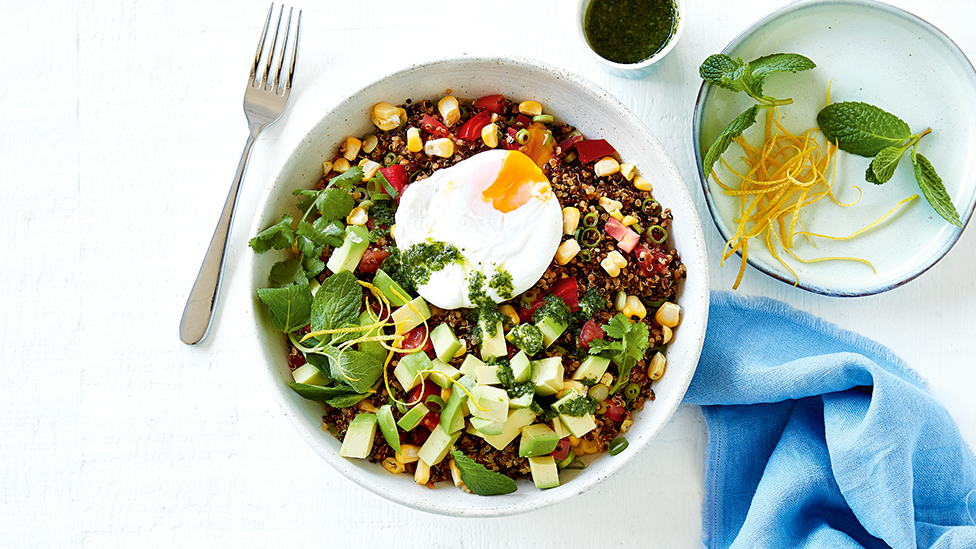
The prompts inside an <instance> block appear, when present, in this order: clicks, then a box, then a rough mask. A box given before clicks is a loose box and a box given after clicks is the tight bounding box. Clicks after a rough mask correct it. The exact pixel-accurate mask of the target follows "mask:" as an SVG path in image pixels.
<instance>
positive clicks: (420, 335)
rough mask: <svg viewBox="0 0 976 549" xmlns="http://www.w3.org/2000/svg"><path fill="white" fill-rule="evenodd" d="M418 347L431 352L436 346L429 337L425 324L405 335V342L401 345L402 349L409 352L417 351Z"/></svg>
mask: <svg viewBox="0 0 976 549" xmlns="http://www.w3.org/2000/svg"><path fill="white" fill-rule="evenodd" d="M421 345H422V347H421ZM417 347H420V348H421V350H423V351H429V350H431V349H433V348H434V344H433V343H432V342H431V341H430V337H428V335H427V327H426V326H424V325H423V324H421V325H420V326H417V327H416V328H414V329H413V330H410V331H409V332H407V333H406V334H404V335H403V341H402V342H401V343H400V348H401V349H407V350H409V349H416V348H417Z"/></svg>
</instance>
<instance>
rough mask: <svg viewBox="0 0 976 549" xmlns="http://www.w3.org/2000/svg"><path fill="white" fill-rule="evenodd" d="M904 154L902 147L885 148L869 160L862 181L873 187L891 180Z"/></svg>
mask: <svg viewBox="0 0 976 549" xmlns="http://www.w3.org/2000/svg"><path fill="white" fill-rule="evenodd" d="M904 154H905V149H904V148H903V147H885V148H883V149H881V150H880V151H879V152H878V154H877V155H876V156H875V157H874V159H872V160H871V164H869V165H868V171H867V174H866V175H865V177H864V179H865V180H867V181H868V182H870V183H874V184H875V185H880V184H882V183H886V182H888V181H889V180H891V178H892V176H894V175H895V169H896V168H898V162H899V161H900V160H901V157H902V155H904Z"/></svg>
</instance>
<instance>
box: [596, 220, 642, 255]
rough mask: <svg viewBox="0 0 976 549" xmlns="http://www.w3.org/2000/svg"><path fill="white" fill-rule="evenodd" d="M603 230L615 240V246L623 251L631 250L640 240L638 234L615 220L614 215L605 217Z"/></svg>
mask: <svg viewBox="0 0 976 549" xmlns="http://www.w3.org/2000/svg"><path fill="white" fill-rule="evenodd" d="M604 230H606V231H607V234H608V235H610V236H612V237H613V238H614V240H616V241H617V247H618V248H620V249H621V250H623V251H625V252H632V251H633V250H634V247H635V246H637V243H638V242H639V241H640V235H639V234H637V233H636V232H634V231H632V230H631V229H629V228H627V227H625V226H624V224H623V223H621V222H620V221H618V220H617V218H615V217H611V218H610V219H607V224H606V225H605V226H604Z"/></svg>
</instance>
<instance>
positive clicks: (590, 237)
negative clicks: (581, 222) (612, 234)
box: [580, 227, 603, 248]
mask: <svg viewBox="0 0 976 549" xmlns="http://www.w3.org/2000/svg"><path fill="white" fill-rule="evenodd" d="M602 240H603V235H602V234H600V231H599V229H595V228H593V227H587V228H585V229H583V231H582V232H580V243H581V244H583V245H584V246H586V247H587V248H593V247H595V246H597V245H599V244H600V242H601V241H602Z"/></svg>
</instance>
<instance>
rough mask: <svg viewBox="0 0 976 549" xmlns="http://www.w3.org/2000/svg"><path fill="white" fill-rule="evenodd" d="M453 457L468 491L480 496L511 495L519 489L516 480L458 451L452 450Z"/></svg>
mask: <svg viewBox="0 0 976 549" xmlns="http://www.w3.org/2000/svg"><path fill="white" fill-rule="evenodd" d="M451 457H453V458H454V464H455V465H457V468H458V472H459V473H461V481H462V482H464V485H465V486H467V487H468V490H471V491H472V492H474V493H475V494H478V495H479V496H497V495H502V494H511V493H512V492H514V491H515V490H517V489H518V486H516V484H515V481H514V480H512V479H510V478H508V477H507V476H505V475H503V474H501V473H499V472H496V471H492V470H491V469H489V468H487V467H485V466H484V465H482V464H480V463H478V462H477V461H475V460H473V459H471V458H469V457H468V456H466V455H464V454H462V453H461V452H460V451H458V450H455V449H452V450H451Z"/></svg>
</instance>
